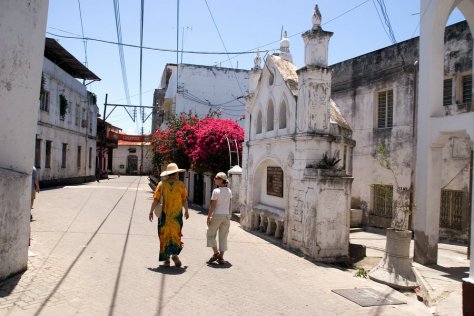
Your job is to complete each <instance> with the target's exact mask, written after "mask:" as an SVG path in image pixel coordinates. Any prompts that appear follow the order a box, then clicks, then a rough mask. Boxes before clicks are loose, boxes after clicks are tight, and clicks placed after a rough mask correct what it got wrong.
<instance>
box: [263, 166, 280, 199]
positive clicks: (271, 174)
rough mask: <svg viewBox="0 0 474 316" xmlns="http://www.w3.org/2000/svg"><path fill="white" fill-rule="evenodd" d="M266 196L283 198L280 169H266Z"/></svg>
mask: <svg viewBox="0 0 474 316" xmlns="http://www.w3.org/2000/svg"><path fill="white" fill-rule="evenodd" d="M267 194H268V195H273V196H278V197H283V170H282V169H281V168H280V167H267Z"/></svg>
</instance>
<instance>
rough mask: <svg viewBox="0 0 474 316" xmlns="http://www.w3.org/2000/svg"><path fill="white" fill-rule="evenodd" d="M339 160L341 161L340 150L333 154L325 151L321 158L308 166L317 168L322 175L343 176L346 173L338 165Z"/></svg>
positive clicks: (319, 174)
mask: <svg viewBox="0 0 474 316" xmlns="http://www.w3.org/2000/svg"><path fill="white" fill-rule="evenodd" d="M339 161H341V159H340V158H339V150H336V151H335V152H334V154H333V155H331V154H329V153H328V152H325V153H324V154H323V157H322V158H321V159H319V160H318V161H315V162H314V164H311V165H309V166H308V168H314V169H316V170H317V174H318V176H320V177H342V176H344V175H345V174H346V173H345V170H344V169H342V168H338V167H337V164H338V163H339Z"/></svg>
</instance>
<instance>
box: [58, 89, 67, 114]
mask: <svg viewBox="0 0 474 316" xmlns="http://www.w3.org/2000/svg"><path fill="white" fill-rule="evenodd" d="M67 107H68V102H67V99H66V97H65V96H64V95H63V94H60V95H59V116H61V118H64V116H65V115H66V113H67Z"/></svg>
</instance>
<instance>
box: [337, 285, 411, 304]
mask: <svg viewBox="0 0 474 316" xmlns="http://www.w3.org/2000/svg"><path fill="white" fill-rule="evenodd" d="M332 292H334V293H336V294H339V295H341V296H342V297H345V298H347V299H348V300H350V301H352V302H354V303H356V304H359V305H360V306H362V307H367V306H380V305H398V304H406V302H403V301H400V300H398V299H396V298H393V297H391V296H390V295H389V294H383V293H380V292H377V291H376V290H374V289H371V288H357V289H340V290H332Z"/></svg>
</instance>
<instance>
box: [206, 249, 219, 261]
mask: <svg viewBox="0 0 474 316" xmlns="http://www.w3.org/2000/svg"><path fill="white" fill-rule="evenodd" d="M217 260H219V253H218V252H216V253H215V254H213V255H212V257H211V258H209V260H207V262H206V263H213V262H214V261H217Z"/></svg>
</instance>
